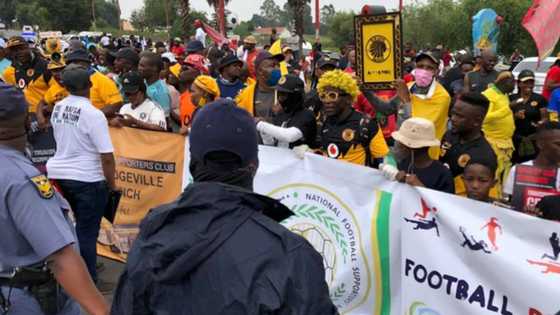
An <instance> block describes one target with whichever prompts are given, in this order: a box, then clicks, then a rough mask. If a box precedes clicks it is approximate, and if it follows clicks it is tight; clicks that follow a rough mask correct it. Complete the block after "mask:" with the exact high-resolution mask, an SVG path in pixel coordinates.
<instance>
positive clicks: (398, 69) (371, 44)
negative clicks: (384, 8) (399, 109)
mask: <svg viewBox="0 0 560 315" xmlns="http://www.w3.org/2000/svg"><path fill="white" fill-rule="evenodd" d="M354 30H355V36H356V74H357V75H358V78H359V81H360V85H361V86H362V87H363V88H366V89H370V90H389V89H393V88H394V87H393V84H394V82H395V80H397V79H398V78H400V77H401V76H402V63H401V60H402V49H401V44H402V36H401V23H400V13H398V12H394V13H387V14H380V15H360V16H356V17H355V18H354Z"/></svg>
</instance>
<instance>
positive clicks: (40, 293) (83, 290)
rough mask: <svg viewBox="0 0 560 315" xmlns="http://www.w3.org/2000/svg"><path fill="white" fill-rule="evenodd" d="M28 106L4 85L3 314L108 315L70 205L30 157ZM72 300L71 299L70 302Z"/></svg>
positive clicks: (0, 160) (0, 166) (0, 135)
mask: <svg viewBox="0 0 560 315" xmlns="http://www.w3.org/2000/svg"><path fill="white" fill-rule="evenodd" d="M27 112H28V105H27V102H26V101H25V98H24V96H23V94H22V93H21V92H20V91H18V90H16V89H15V88H14V87H11V86H9V85H6V84H3V83H0V227H1V228H0V240H1V241H0V314H1V315H20V314H21V315H43V314H44V315H54V314H64V315H70V314H72V315H73V314H76V315H78V314H80V307H79V305H78V304H77V303H76V302H75V301H77V302H78V303H79V304H80V305H81V306H82V308H83V309H84V310H86V311H87V312H88V313H90V314H108V311H109V310H108V306H107V305H106V303H105V300H104V299H103V296H102V295H101V294H100V293H99V291H97V289H96V288H95V286H94V284H93V281H92V280H91V278H90V276H89V273H88V271H87V269H86V267H85V264H84V262H83V261H82V258H81V257H80V255H79V254H78V252H77V251H76V250H77V249H76V248H74V244H75V243H76V238H75V235H74V232H73V228H72V226H71V224H70V223H69V221H68V220H67V217H66V213H67V209H69V207H68V204H67V203H66V201H65V200H64V199H63V198H62V197H61V196H60V195H59V194H58V193H57V192H56V191H55V190H54V189H53V187H52V186H51V184H50V182H49V180H48V179H47V177H46V176H45V175H43V174H41V173H40V172H39V171H38V170H37V169H36V168H35V167H34V166H33V164H32V163H31V161H30V160H29V159H28V158H26V157H25V155H24V152H25V146H26V138H27V137H26V135H27V128H26V121H27ZM68 296H70V297H72V298H73V299H72V298H70V297H68Z"/></svg>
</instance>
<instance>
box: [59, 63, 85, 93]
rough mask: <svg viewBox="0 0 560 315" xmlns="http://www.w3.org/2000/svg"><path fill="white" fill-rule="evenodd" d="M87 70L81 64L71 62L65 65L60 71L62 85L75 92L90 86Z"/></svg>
mask: <svg viewBox="0 0 560 315" xmlns="http://www.w3.org/2000/svg"><path fill="white" fill-rule="evenodd" d="M89 77H90V74H89V72H88V71H87V70H86V69H85V68H84V67H82V66H79V65H76V64H73V65H69V66H66V68H65V69H64V71H63V72H62V82H61V83H62V85H64V87H65V88H66V89H67V90H68V91H69V92H76V91H81V90H85V89H88V88H89V87H91V81H90V79H89Z"/></svg>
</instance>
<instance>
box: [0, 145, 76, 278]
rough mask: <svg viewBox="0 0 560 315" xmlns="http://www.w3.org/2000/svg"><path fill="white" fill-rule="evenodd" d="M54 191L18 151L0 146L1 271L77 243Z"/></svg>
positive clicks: (41, 257) (30, 263) (44, 257)
mask: <svg viewBox="0 0 560 315" xmlns="http://www.w3.org/2000/svg"><path fill="white" fill-rule="evenodd" d="M63 209H70V207H69V206H68V203H67V202H66V201H65V200H64V199H63V198H62V197H61V196H60V195H59V194H58V193H56V192H55V191H54V188H53V187H52V186H51V185H50V183H49V182H48V179H47V178H46V177H45V176H44V175H42V174H41V173H40V172H39V171H38V170H37V169H36V168H35V167H34V166H33V164H32V163H31V161H30V160H29V159H27V158H26V157H25V156H24V155H23V154H22V153H21V152H19V151H16V150H14V149H12V148H9V147H6V146H2V145H0V227H1V228H0V240H1V241H0V273H6V272H10V271H11V270H12V269H13V268H15V267H19V266H29V265H33V264H36V263H39V262H41V261H43V260H45V259H46V258H47V257H48V256H50V255H51V254H53V253H55V252H56V251H58V250H60V249H62V248H64V247H65V246H67V245H69V244H73V243H75V242H76V239H75V236H74V233H73V228H72V226H71V225H70V223H69V222H68V221H67V220H66V218H65V215H64V212H63Z"/></svg>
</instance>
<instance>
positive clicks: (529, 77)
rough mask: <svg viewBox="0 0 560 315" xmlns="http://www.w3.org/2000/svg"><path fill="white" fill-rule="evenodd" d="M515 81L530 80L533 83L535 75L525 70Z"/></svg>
mask: <svg viewBox="0 0 560 315" xmlns="http://www.w3.org/2000/svg"><path fill="white" fill-rule="evenodd" d="M517 80H519V81H521V82H525V81H530V80H533V81H535V73H534V72H533V71H531V70H529V69H525V70H523V71H521V73H520V74H519V76H518V77H517Z"/></svg>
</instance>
